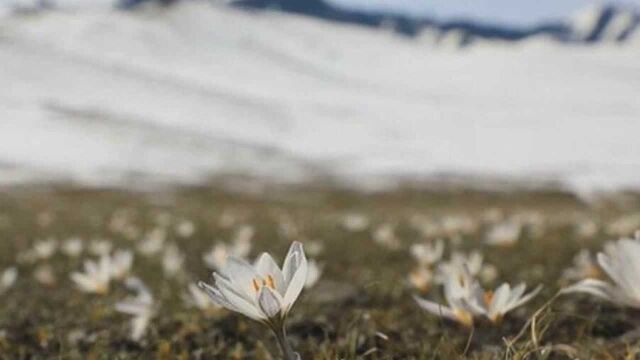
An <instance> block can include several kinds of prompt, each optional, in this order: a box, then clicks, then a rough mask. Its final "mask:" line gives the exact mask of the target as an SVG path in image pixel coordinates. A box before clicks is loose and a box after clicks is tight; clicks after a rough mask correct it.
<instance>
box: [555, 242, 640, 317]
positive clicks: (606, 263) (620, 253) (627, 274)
mask: <svg viewBox="0 0 640 360" xmlns="http://www.w3.org/2000/svg"><path fill="white" fill-rule="evenodd" d="M598 264H599V265H600V267H601V268H602V270H603V271H604V273H606V274H607V275H608V276H609V278H610V279H611V282H607V281H603V280H598V279H584V280H582V281H580V282H578V283H576V284H574V285H571V286H569V287H567V288H564V289H562V290H561V291H560V293H562V294H567V293H576V292H582V293H587V294H591V295H594V296H596V297H599V298H602V299H605V300H608V301H611V302H613V303H615V304H618V305H622V306H629V307H633V308H640V234H638V233H636V236H635V238H634V239H629V238H622V239H620V240H618V241H616V242H614V243H609V244H607V245H606V246H605V251H604V252H601V253H598Z"/></svg>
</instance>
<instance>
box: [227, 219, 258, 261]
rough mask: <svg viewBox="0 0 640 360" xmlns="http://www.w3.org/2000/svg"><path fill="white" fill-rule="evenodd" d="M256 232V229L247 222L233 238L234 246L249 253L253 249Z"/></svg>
mask: <svg viewBox="0 0 640 360" xmlns="http://www.w3.org/2000/svg"><path fill="white" fill-rule="evenodd" d="M255 233H256V231H255V229H254V228H253V226H251V225H246V224H245V225H242V226H240V227H238V229H236V231H235V233H234V236H233V239H232V242H233V244H234V246H236V247H237V248H238V249H237V251H239V252H242V251H245V252H246V254H247V255H248V254H249V251H250V250H251V241H252V240H253V236H254V235H255Z"/></svg>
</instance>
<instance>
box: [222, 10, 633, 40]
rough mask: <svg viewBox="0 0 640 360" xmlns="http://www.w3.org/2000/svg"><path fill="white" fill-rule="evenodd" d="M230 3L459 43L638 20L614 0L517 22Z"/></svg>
mask: <svg viewBox="0 0 640 360" xmlns="http://www.w3.org/2000/svg"><path fill="white" fill-rule="evenodd" d="M231 4H232V5H234V6H238V7H241V8H246V9H267V10H279V11H284V12H290V13H296V14H302V15H308V16H313V17H318V18H322V19H325V20H330V21H336V22H346V23H354V24H359V25H364V26H368V27H386V28H391V29H393V30H395V31H397V32H398V33H400V34H404V35H407V36H418V35H420V34H421V33H422V32H424V31H427V32H429V33H430V34H437V36H438V37H449V36H450V35H449V34H451V33H454V34H456V37H457V38H458V40H459V42H460V44H461V45H468V44H471V43H473V42H475V41H479V40H483V39H500V40H508V41H519V40H523V39H526V38H530V37H535V36H540V35H543V36H545V37H547V38H552V39H555V40H557V41H559V42H568V43H575V42H578V43H594V42H599V41H603V42H625V41H627V40H629V39H631V37H632V36H633V35H636V33H637V29H638V27H639V26H640V11H638V9H632V8H630V7H623V6H614V5H592V6H587V7H586V8H584V9H583V10H581V11H579V12H578V14H576V15H575V16H573V17H572V18H571V19H568V20H558V21H548V22H546V23H542V24H539V25H536V26H530V27H514V26H509V25H505V24H498V23H495V24H493V23H487V22H479V21H474V20H471V19H453V20H449V19H437V18H429V17H425V16H421V17H415V16H410V15H406V14H398V13H375V12H371V11H362V10H357V9H353V8H350V9H346V8H341V7H340V6H337V5H335V4H333V3H331V2H328V1H326V0H235V1H233V2H231Z"/></svg>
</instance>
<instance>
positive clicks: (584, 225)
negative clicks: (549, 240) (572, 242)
mask: <svg viewBox="0 0 640 360" xmlns="http://www.w3.org/2000/svg"><path fill="white" fill-rule="evenodd" d="M574 231H575V234H576V236H578V237H581V238H591V237H594V236H595V235H596V234H597V233H598V231H600V226H599V225H598V223H596V222H595V221H593V220H591V219H589V218H586V219H578V220H577V221H576V223H575V225H574Z"/></svg>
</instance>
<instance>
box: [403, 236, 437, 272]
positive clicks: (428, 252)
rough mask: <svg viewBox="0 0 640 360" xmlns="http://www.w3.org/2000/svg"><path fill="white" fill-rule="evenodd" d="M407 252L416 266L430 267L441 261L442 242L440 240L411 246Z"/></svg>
mask: <svg viewBox="0 0 640 360" xmlns="http://www.w3.org/2000/svg"><path fill="white" fill-rule="evenodd" d="M409 251H410V252H411V255H412V256H413V258H414V259H416V261H417V262H418V264H420V265H423V266H431V265H433V264H435V263H437V262H438V261H440V259H442V255H443V254H444V242H443V241H442V239H438V240H436V241H435V242H431V243H423V244H413V245H411V248H410V249H409Z"/></svg>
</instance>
